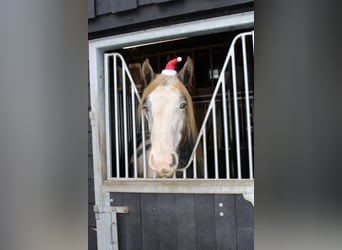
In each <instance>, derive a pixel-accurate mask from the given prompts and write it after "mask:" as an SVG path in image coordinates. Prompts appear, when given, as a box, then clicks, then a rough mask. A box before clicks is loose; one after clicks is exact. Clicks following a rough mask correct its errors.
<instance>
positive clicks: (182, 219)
mask: <svg viewBox="0 0 342 250" xmlns="http://www.w3.org/2000/svg"><path fill="white" fill-rule="evenodd" d="M176 211H177V215H176V219H177V243H178V248H177V249H178V250H188V249H195V246H196V225H195V203H194V196H193V195H192V194H176Z"/></svg>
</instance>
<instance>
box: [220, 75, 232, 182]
mask: <svg viewBox="0 0 342 250" xmlns="http://www.w3.org/2000/svg"><path fill="white" fill-rule="evenodd" d="M221 84H222V109H223V136H224V153H225V160H226V172H227V174H226V175H227V177H226V178H227V179H229V178H230V172H229V140H228V124H227V121H228V118H227V101H226V80H225V77H223V78H222V82H221Z"/></svg>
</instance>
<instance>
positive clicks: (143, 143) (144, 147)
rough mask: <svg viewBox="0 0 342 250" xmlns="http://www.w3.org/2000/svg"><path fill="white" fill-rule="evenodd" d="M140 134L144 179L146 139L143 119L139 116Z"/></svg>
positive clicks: (142, 115) (144, 176) (144, 174)
mask: <svg viewBox="0 0 342 250" xmlns="http://www.w3.org/2000/svg"><path fill="white" fill-rule="evenodd" d="M141 130H142V131H141V133H142V150H143V178H146V139H145V117H144V114H143V113H142V114H141Z"/></svg>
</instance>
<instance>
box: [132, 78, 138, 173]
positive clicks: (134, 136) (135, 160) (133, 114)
mask: <svg viewBox="0 0 342 250" xmlns="http://www.w3.org/2000/svg"><path fill="white" fill-rule="evenodd" d="M133 85H134V82H132V81H131V98H132V123H133V125H132V130H133V134H132V138H133V169H134V178H137V177H138V167H137V138H136V135H137V133H136V113H135V112H136V109H135V96H134V88H133Z"/></svg>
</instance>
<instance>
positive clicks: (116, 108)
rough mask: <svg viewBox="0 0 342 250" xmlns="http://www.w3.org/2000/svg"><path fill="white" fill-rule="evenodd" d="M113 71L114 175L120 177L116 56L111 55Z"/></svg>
mask: <svg viewBox="0 0 342 250" xmlns="http://www.w3.org/2000/svg"><path fill="white" fill-rule="evenodd" d="M113 73H114V124H115V154H116V155H115V157H116V177H118V178H120V158H119V146H120V144H119V131H118V127H119V126H118V112H119V111H118V74H117V61H116V56H113Z"/></svg>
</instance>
